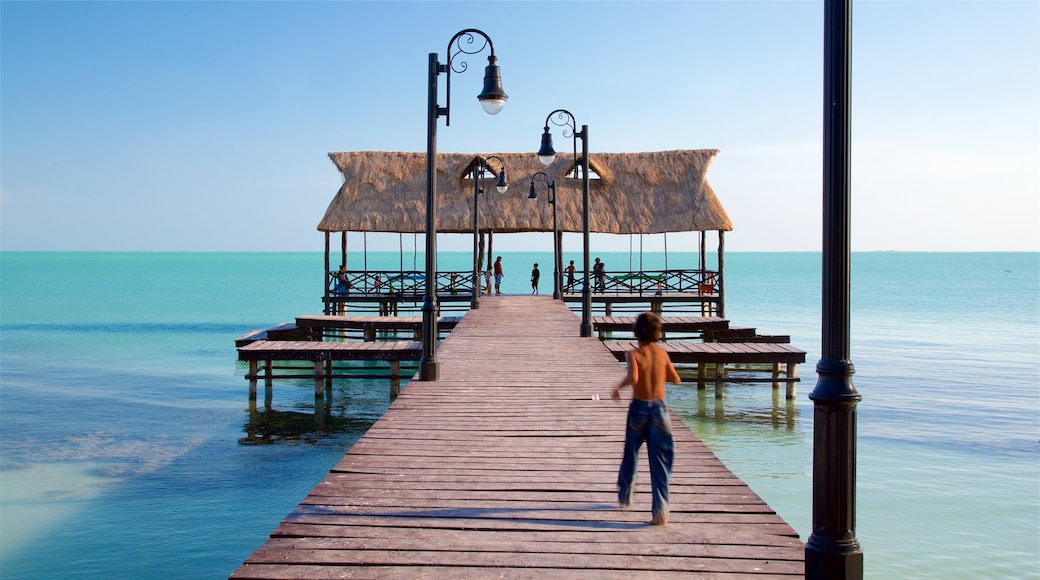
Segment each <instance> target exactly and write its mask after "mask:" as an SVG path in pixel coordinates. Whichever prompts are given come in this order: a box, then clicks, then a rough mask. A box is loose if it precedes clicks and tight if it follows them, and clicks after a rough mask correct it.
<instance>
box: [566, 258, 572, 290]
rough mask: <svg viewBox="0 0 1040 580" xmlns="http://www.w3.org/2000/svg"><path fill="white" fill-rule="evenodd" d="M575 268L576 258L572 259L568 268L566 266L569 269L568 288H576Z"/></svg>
mask: <svg viewBox="0 0 1040 580" xmlns="http://www.w3.org/2000/svg"><path fill="white" fill-rule="evenodd" d="M574 269H575V268H574V260H571V263H570V264H568V265H567V267H566V268H564V270H566V271H567V289H568V290H572V289H573V288H574Z"/></svg>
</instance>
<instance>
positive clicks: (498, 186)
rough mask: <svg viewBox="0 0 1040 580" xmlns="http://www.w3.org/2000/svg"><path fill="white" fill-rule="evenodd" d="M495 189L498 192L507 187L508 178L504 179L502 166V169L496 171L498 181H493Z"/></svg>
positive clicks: (504, 172)
mask: <svg viewBox="0 0 1040 580" xmlns="http://www.w3.org/2000/svg"><path fill="white" fill-rule="evenodd" d="M495 189H497V190H498V192H499V193H505V192H506V190H507V189H509V180H508V179H506V168H505V167H503V168H502V171H499V172H498V181H496V182H495Z"/></svg>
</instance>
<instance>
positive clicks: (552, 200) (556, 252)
mask: <svg viewBox="0 0 1040 580" xmlns="http://www.w3.org/2000/svg"><path fill="white" fill-rule="evenodd" d="M539 176H541V177H544V178H545V191H546V193H547V194H548V195H549V205H551V206H552V220H553V300H559V299H560V297H561V295H562V294H563V292H562V291H561V290H560V271H561V270H562V269H563V265H562V264H561V263H560V236H559V234H558V233H557V231H558V230H557V228H556V180H555V179H550V178H549V174H548V173H546V172H544V171H539V172H538V173H535V174H534V176H532V177H531V192H530V193H528V194H527V199H538V192H537V191H535V189H534V180H535V179H536V178H538V177H539Z"/></svg>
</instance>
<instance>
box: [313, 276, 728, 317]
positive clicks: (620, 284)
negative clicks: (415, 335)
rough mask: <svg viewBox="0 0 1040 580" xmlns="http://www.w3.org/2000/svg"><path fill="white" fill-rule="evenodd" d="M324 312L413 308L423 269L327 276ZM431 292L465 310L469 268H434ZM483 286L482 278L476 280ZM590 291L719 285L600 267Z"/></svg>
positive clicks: (574, 284)
mask: <svg viewBox="0 0 1040 580" xmlns="http://www.w3.org/2000/svg"><path fill="white" fill-rule="evenodd" d="M326 283H327V286H326V294H325V303H326V313H332V312H341V311H344V310H345V309H346V304H350V309H351V310H368V309H371V310H376V309H378V310H379V313H380V314H387V313H391V314H396V313H398V311H399V309H400V310H401V311H407V312H411V311H418V310H419V305H420V304H421V302H422V300H423V295H424V292H425V289H426V287H425V284H426V274H425V272H422V271H417V270H414V271H401V270H365V271H358V270H347V271H344V272H338V271H332V272H328V275H327V282H326ZM435 283H436V293H437V296H438V300H439V301H440V302H441V309H442V310H465V309H467V308H468V307H469V301H470V298H471V297H472V295H473V272H472V271H445V272H437V277H436V279H435ZM478 283H480V284H481V285H483V284H484V283H485V282H484V277H483V276H481V278H480V280H479V281H478ZM589 283H590V284H591V285H592V293H593V295H596V294H603V295H613V296H647V297H651V296H663V295H676V294H681V295H684V296H695V297H708V298H711V297H719V296H720V295H721V294H722V288H721V285H720V283H719V275H718V272H717V271H714V270H649V271H640V272H628V271H613V272H604V273H603V275H602V277H601V278H599V279H598V278H597V277H596V276H595V275H592V274H590V275H589ZM561 288H562V289H563V294H564V295H579V294H581V288H582V279H581V277H580V276H575V277H574V279H573V280H571V279H570V278H569V277H568V276H567V275H566V274H564V275H562V276H561Z"/></svg>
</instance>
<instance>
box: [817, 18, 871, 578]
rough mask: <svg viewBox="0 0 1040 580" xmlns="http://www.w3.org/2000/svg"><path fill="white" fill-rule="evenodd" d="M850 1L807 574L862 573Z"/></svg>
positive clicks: (838, 101)
mask: <svg viewBox="0 0 1040 580" xmlns="http://www.w3.org/2000/svg"><path fill="white" fill-rule="evenodd" d="M851 37H852V0H825V2H824V74H823V79H824V80H823V84H824V87H823V97H824V107H823V274H822V276H823V288H822V294H823V310H822V313H823V321H822V345H821V353H822V358H821V359H820V362H819V363H817V365H816V372H817V373H818V374H819V379H818V381H817V383H816V387H815V388H814V389H813V391H812V393H810V394H809V398H810V399H812V401H813V480H812V494H813V507H812V534H811V535H810V536H809V539H808V541H806V543H805V577H806V578H811V579H833V578H836V579H850V580H853V579H855V580H858V579H861V578H863V550H862V549H861V548H860V545H859V542H858V541H857V540H856V405H857V404H858V403H859V401H860V399H861V398H862V397H860V395H859V393H858V392H856V387H855V386H854V385H853V383H852V375H853V373H854V372H855V368H854V367H853V365H852V360H851V355H850V348H849V346H850V342H851V341H850V338H849V334H850V332H849V319H850V316H849V311H850V307H849V305H850V300H849V282H850V274H849V273H850V267H849V262H850V251H849V216H850V211H849V207H850V206H849V189H850V188H849V176H850V173H851V172H850V163H849V158H850V155H849V149H850V146H849V142H850V139H849V138H850V125H851V124H850V104H849V102H850V98H849V96H850V91H849V68H850V62H851V58H850V57H851V44H852V43H851Z"/></svg>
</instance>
